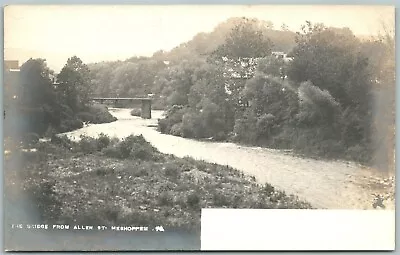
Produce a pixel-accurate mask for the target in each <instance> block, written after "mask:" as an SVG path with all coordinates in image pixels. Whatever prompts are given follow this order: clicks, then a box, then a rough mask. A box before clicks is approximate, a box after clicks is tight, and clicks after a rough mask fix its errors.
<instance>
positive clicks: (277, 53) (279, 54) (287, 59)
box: [271, 51, 293, 63]
mask: <svg viewBox="0 0 400 255" xmlns="http://www.w3.org/2000/svg"><path fill="white" fill-rule="evenodd" d="M271 55H272V56H274V57H276V58H278V59H282V60H283V61H284V62H286V63H287V62H290V61H292V60H293V58H291V57H288V56H287V54H286V53H285V52H283V51H273V52H271Z"/></svg>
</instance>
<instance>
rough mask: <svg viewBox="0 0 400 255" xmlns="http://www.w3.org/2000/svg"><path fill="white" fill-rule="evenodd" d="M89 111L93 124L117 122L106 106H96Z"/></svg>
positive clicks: (90, 107) (92, 106)
mask: <svg viewBox="0 0 400 255" xmlns="http://www.w3.org/2000/svg"><path fill="white" fill-rule="evenodd" d="M87 111H88V113H89V114H91V122H92V123H93V124H100V123H110V122H113V121H116V120H117V118H116V117H114V116H113V115H112V114H111V113H110V112H109V111H108V108H107V107H106V106H105V105H100V104H94V105H91V106H89V107H88V110H87Z"/></svg>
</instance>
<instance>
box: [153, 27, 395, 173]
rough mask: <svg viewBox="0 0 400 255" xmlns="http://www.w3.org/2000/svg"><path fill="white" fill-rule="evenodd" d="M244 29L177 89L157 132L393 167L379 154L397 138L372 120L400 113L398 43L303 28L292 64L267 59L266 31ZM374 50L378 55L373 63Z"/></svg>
mask: <svg viewBox="0 0 400 255" xmlns="http://www.w3.org/2000/svg"><path fill="white" fill-rule="evenodd" d="M247 22H248V21H245V22H244V23H243V24H241V25H240V26H237V27H235V28H234V29H232V31H231V33H230V34H228V35H227V37H226V41H225V43H224V44H221V45H220V46H219V47H218V49H217V50H216V51H215V52H213V53H212V54H210V55H209V57H208V60H207V61H206V64H203V65H197V66H196V70H194V71H193V73H195V74H197V73H199V72H200V73H203V74H204V76H198V75H192V79H191V82H187V83H185V84H186V86H187V87H186V88H187V89H186V90H182V89H181V88H180V87H179V86H182V85H183V84H184V83H179V82H178V83H179V85H178V86H173V87H175V88H176V89H175V90H173V93H174V96H175V97H177V98H179V97H185V100H183V101H174V102H167V103H168V104H169V105H170V106H171V107H172V108H171V109H170V110H169V111H168V112H167V116H166V118H165V119H162V120H160V121H159V129H160V131H161V132H165V133H170V134H173V135H179V136H183V137H194V138H208V137H212V138H214V139H217V140H220V139H231V140H234V141H238V142H244V143H249V144H257V145H262V146H268V147H273V148H284V149H293V150H294V151H296V152H298V153H301V154H306V155H309V156H320V157H327V158H346V159H349V160H356V161H360V162H364V163H379V164H380V166H381V167H388V165H387V163H388V162H390V157H391V156H390V157H389V158H387V153H385V155H386V158H385V156H384V155H380V157H381V158H380V159H379V160H378V158H377V156H378V155H377V153H378V152H379V151H382V143H384V144H385V145H386V146H388V148H389V151H391V153H393V152H392V150H391V149H390V148H392V147H391V146H392V145H393V144H391V142H388V141H387V139H388V137H392V138H391V139H392V141H393V136H392V135H391V134H393V133H394V132H393V130H390V131H388V130H387V129H386V128H384V131H382V127H379V126H376V125H374V123H376V120H377V118H380V119H382V118H383V117H379V116H383V115H385V116H387V117H386V118H385V119H384V121H385V123H386V125H390V126H391V127H392V126H393V125H394V118H393V117H394V116H393V115H392V116H389V115H390V114H387V113H384V112H385V111H389V112H390V113H391V112H392V110H390V109H394V101H393V98H392V95H391V93H393V92H394V76H393V72H394V65H393V63H394V61H393V57H394V54H390V52H392V53H393V49H392V47H393V46H394V44H393V43H392V41H391V40H390V38H392V37H390V36H389V37H384V38H381V40H370V41H362V40H360V39H359V38H357V37H356V36H354V35H353V33H352V32H351V31H350V30H349V29H347V28H344V29H338V28H327V27H325V26H323V25H322V24H311V23H310V22H307V23H306V25H304V26H303V27H302V32H300V33H298V34H297V36H296V38H295V42H296V45H295V47H294V48H293V49H292V50H291V51H290V52H289V54H288V56H289V57H286V58H285V57H284V58H277V57H275V56H269V54H268V52H270V50H268V48H271V47H272V44H271V41H270V40H268V39H265V40H262V39H260V38H262V37H261V34H262V32H261V31H257V30H254V29H253V28H248V29H244V27H246V24H249V23H247ZM251 33H253V36H251V35H250V34H251ZM371 47H372V48H374V49H376V50H377V51H378V52H380V53H382V54H381V55H379V56H378V55H375V54H373V55H372V56H370V53H369V52H368V49H371ZM246 48H250V49H251V50H250V51H248V50H246ZM239 49H240V50H239ZM241 54H242V55H241ZM205 70H212V71H209V72H206V71H205ZM388 70H391V72H390V71H388ZM175 79H177V80H178V78H177V77H175ZM188 80H190V79H188ZM168 81H170V80H167V81H166V82H168ZM189 87H190V89H189V91H190V93H187V91H188V88H189ZM186 97H187V100H186ZM388 102H390V103H388ZM378 112H380V113H379V114H378ZM392 132H393V133H392ZM377 134H380V138H381V139H382V142H377V141H376V139H375V140H374V137H375V136H376V135H377ZM384 151H385V152H386V151H387V150H384ZM377 161H379V162H377ZM385 162H386V163H385Z"/></svg>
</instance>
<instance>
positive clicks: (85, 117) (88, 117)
mask: <svg viewBox="0 0 400 255" xmlns="http://www.w3.org/2000/svg"><path fill="white" fill-rule="evenodd" d="M76 117H77V118H78V119H79V120H80V121H83V122H93V115H92V114H91V113H89V112H79V113H77V114H76Z"/></svg>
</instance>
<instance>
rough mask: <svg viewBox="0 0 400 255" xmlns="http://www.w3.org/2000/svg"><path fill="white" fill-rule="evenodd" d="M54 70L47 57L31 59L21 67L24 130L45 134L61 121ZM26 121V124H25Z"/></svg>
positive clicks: (21, 110)
mask: <svg viewBox="0 0 400 255" xmlns="http://www.w3.org/2000/svg"><path fill="white" fill-rule="evenodd" d="M53 76H54V72H53V71H52V70H50V69H49V68H48V67H47V64H46V60H45V59H29V60H28V61H27V62H25V63H24V64H23V65H22V66H21V68H20V81H21V83H20V85H21V87H20V92H19V96H18V98H19V100H20V101H19V110H20V112H19V113H20V114H21V116H20V117H21V118H22V119H21V121H22V123H20V124H19V126H20V127H18V128H21V127H22V132H34V133H37V134H39V135H40V134H43V133H44V132H45V131H46V129H47V128H48V126H49V125H50V124H51V125H54V126H55V125H58V124H59V122H60V118H61V116H60V111H59V104H58V102H57V100H56V93H55V91H54V88H53V86H52V85H53ZM23 123H25V126H24V124H23Z"/></svg>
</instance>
